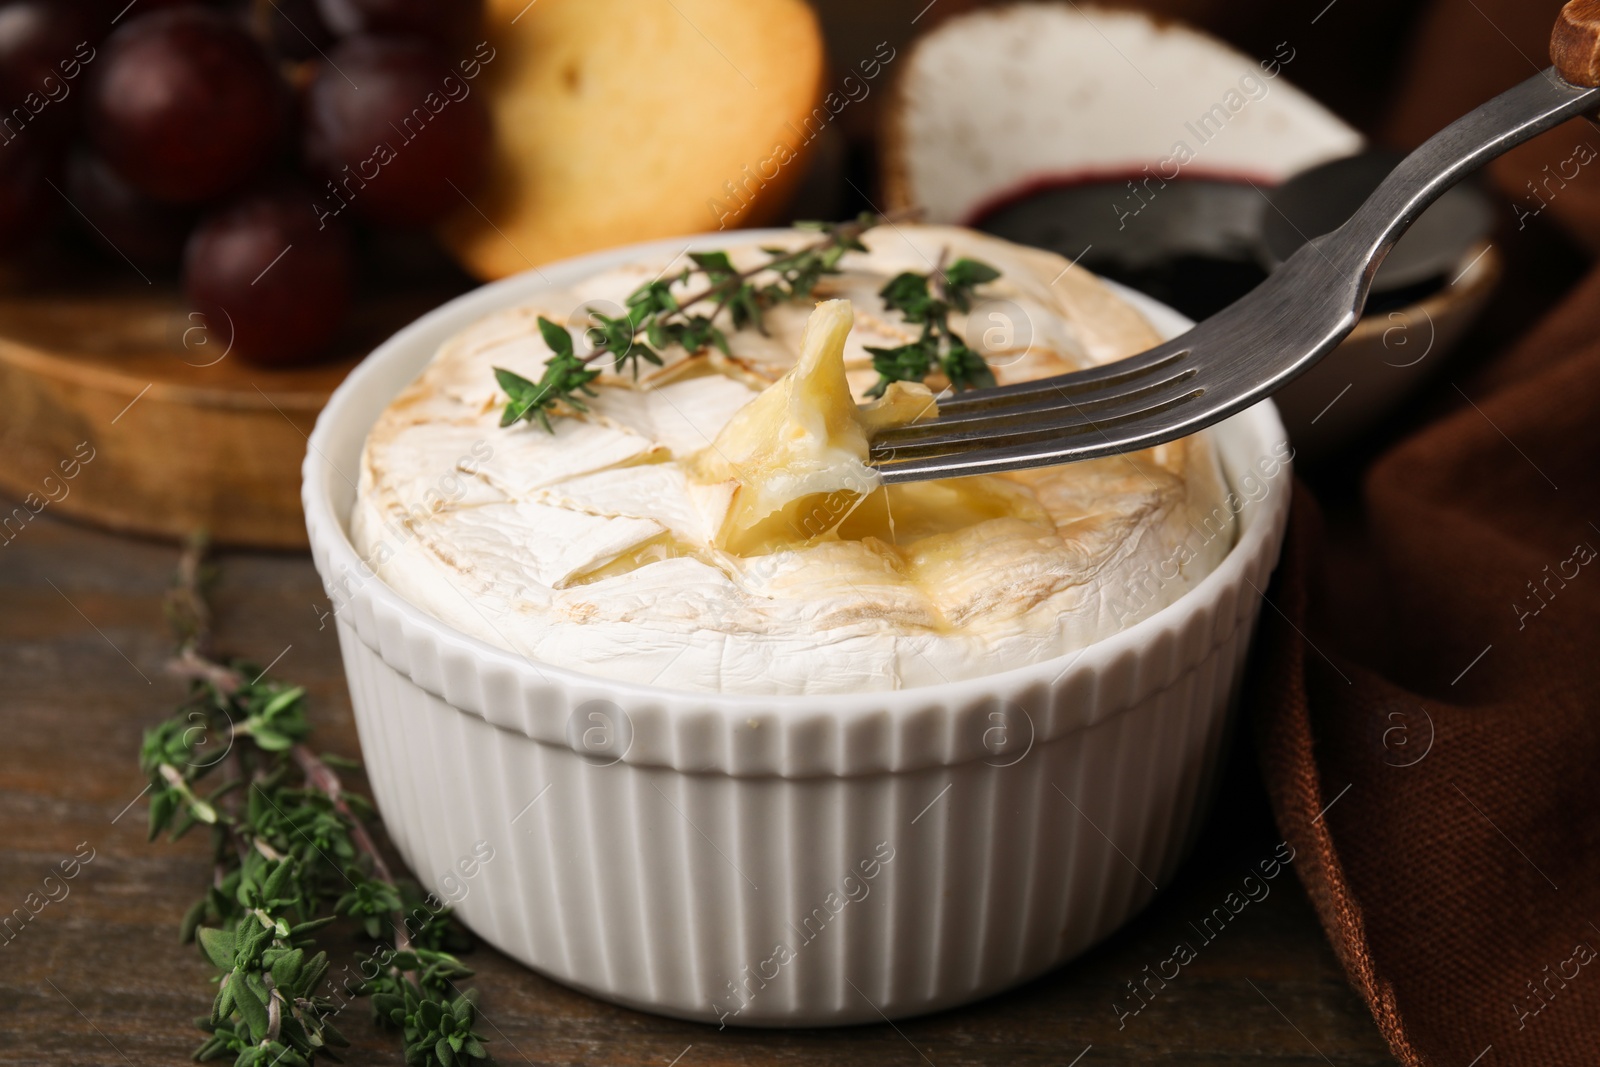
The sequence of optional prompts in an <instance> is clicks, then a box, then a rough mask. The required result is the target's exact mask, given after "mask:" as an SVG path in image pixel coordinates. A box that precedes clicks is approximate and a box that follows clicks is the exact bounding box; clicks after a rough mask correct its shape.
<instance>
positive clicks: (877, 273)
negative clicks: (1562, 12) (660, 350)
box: [351, 226, 1233, 694]
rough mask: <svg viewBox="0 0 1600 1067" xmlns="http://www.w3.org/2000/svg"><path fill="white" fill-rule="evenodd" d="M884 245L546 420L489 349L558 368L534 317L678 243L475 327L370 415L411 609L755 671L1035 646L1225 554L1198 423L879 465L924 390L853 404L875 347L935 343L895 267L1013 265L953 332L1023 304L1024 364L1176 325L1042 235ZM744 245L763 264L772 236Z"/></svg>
mask: <svg viewBox="0 0 1600 1067" xmlns="http://www.w3.org/2000/svg"><path fill="white" fill-rule="evenodd" d="M807 239H814V238H810V237H808V236H806V235H800V234H796V235H795V236H794V238H793V240H794V241H795V242H799V241H803V240H807ZM765 243H766V244H768V245H770V244H771V243H772V242H770V241H769V242H765ZM867 243H868V246H869V249H870V251H869V252H868V253H865V254H853V255H851V256H849V257H847V258H846V260H845V262H844V266H845V273H844V274H843V275H840V276H837V277H828V278H825V279H823V282H822V284H821V285H819V287H818V290H817V294H816V295H817V296H818V297H819V298H823V303H822V304H821V306H820V307H818V308H815V309H813V307H811V306H800V305H794V306H788V305H786V306H780V307H778V308H775V309H773V310H772V311H771V312H769V313H768V316H767V327H768V330H767V334H766V335H763V334H760V333H757V332H755V331H752V330H745V331H740V332H737V333H733V334H731V335H730V338H731V341H732V346H733V351H734V358H733V359H727V358H725V357H722V356H720V354H718V355H695V356H690V355H688V354H685V353H682V352H679V351H673V352H669V353H667V355H668V359H667V365H666V366H664V367H662V368H650V369H649V371H648V373H645V374H643V375H642V376H641V378H640V381H639V382H638V383H637V384H635V383H634V382H633V381H632V380H631V376H629V377H621V376H616V375H612V374H609V373H608V374H607V375H605V376H603V377H602V378H601V379H600V380H599V382H598V392H599V393H600V396H599V397H598V398H596V399H595V400H594V401H593V403H592V409H593V410H592V413H591V414H590V415H589V416H587V417H584V418H571V417H564V418H559V419H556V420H555V422H554V425H555V429H556V432H555V434H553V435H551V434H547V433H545V432H544V431H543V430H542V429H540V428H539V427H537V426H535V425H532V424H526V423H524V424H520V425H518V426H516V427H513V428H511V429H505V430H502V429H499V428H498V427H497V416H498V406H499V401H500V400H501V398H499V397H497V396H496V394H495V391H494V388H493V377H492V371H491V368H492V367H493V366H496V365H499V366H507V367H509V368H511V369H513V370H515V371H517V373H519V374H522V375H524V376H526V377H531V378H537V377H538V375H539V373H540V368H541V365H542V362H543V360H544V359H545V358H547V357H548V351H547V350H546V349H544V348H543V345H542V341H541V340H540V339H539V337H538V331H537V329H536V321H537V318H538V316H539V315H541V314H542V315H545V316H547V317H551V318H554V319H556V320H557V321H565V320H567V319H568V318H571V319H573V320H574V321H573V322H571V323H570V324H571V325H574V326H577V325H581V323H579V322H577V321H576V320H577V319H578V318H580V317H581V316H580V315H579V314H577V313H575V312H574V309H576V308H578V307H579V305H581V304H583V303H584V302H585V301H594V300H602V301H608V302H620V301H621V300H622V299H623V298H625V297H626V295H627V293H628V292H629V291H630V290H631V289H633V288H634V287H636V286H637V285H638V284H640V283H641V282H644V281H649V280H650V279H651V278H652V277H655V276H657V272H660V271H662V269H663V267H664V266H670V265H664V264H660V263H653V264H639V265H638V266H636V267H627V268H622V269H619V270H614V271H609V272H606V273H605V274H603V275H599V276H596V277H594V278H592V279H589V280H587V281H585V282H583V283H580V284H579V285H577V286H576V287H575V289H574V291H573V292H570V293H550V294H547V295H545V296H544V297H541V298H540V299H539V300H537V301H536V302H535V303H532V304H530V305H528V306H523V307H517V308H513V309H510V310H507V311H504V312H501V313H498V314H496V315H492V316H489V317H488V318H486V319H484V320H483V321H481V322H479V323H478V324H476V325H474V326H473V327H471V328H469V329H468V330H466V331H465V332H463V333H462V334H461V335H458V336H457V337H455V338H453V339H452V340H450V341H449V342H447V343H446V344H445V345H444V346H442V347H441V349H440V351H439V353H438V354H437V355H436V356H435V358H434V360H433V361H432V362H431V363H430V364H429V365H428V367H427V368H426V369H425V370H424V371H423V372H422V374H421V375H420V376H419V377H418V379H417V380H416V381H415V382H413V383H412V384H411V385H410V386H409V387H408V388H407V389H406V390H405V391H403V392H402V394H401V395H400V396H399V397H398V398H397V399H396V400H395V401H394V403H393V404H392V405H391V406H390V408H389V409H388V410H387V411H386V412H385V413H384V414H383V416H382V417H381V418H380V419H379V421H378V423H377V424H376V425H375V426H374V428H373V430H372V432H371V434H370V435H369V437H368V441H367V446H366V449H365V451H364V453H363V457H362V468H361V475H360V486H359V492H358V497H357V503H356V508H355V512H354V514H353V516H352V521H351V527H352V530H351V532H352V537H353V540H354V541H355V544H356V547H357V549H358V551H360V552H361V553H362V555H363V556H364V557H365V558H366V560H367V561H368V563H369V564H370V565H371V566H372V568H373V569H374V571H376V573H377V574H378V575H379V576H380V577H382V578H383V580H384V581H386V582H387V583H389V584H390V585H391V586H393V587H394V588H395V589H396V590H397V591H398V592H400V593H401V594H402V595H403V596H405V597H406V598H407V599H409V600H411V601H412V602H413V603H415V604H417V605H418V606H419V607H421V608H423V609H424V610H427V611H429V612H431V613H433V614H434V615H436V616H438V617H439V618H441V619H442V620H443V621H445V622H447V623H449V624H451V625H453V626H455V627H457V628H459V629H461V630H463V631H465V632H467V633H470V634H473V635H474V636H477V637H479V638H482V639H483V640H485V641H488V642H489V643H491V644H495V645H499V646H501V647H504V648H507V649H509V650H511V651H513V652H517V653H520V654H522V655H525V656H527V657H528V658H530V659H532V660H534V661H535V662H539V663H547V664H554V665H559V666H562V667H567V668H571V669H574V670H577V671H581V672H585V673H589V674H594V675H598V676H603V677H613V678H620V679H626V680H629V681H633V682H639V683H645V684H655V685H660V686H665V687H669V688H677V689H690V690H709V691H720V692H736V693H753V694H795V693H826V692H851V691H859V690H882V689H893V688H905V687H911V686H919V685H930V684H938V683H940V682H946V681H954V680H956V679H958V678H968V677H975V676H979V675H983V674H987V673H992V672H996V671H1001V670H1006V669H1010V668H1013V667H1018V666H1022V665H1024V664H1027V663H1030V662H1035V661H1038V660H1040V659H1044V658H1048V657H1051V656H1056V655H1060V654H1063V653H1067V652H1070V651H1072V650H1074V649H1076V648H1079V647H1082V646H1083V645H1085V644H1088V643H1090V642H1092V641H1096V640H1099V639H1101V638H1103V637H1105V636H1107V635H1109V634H1111V633H1113V632H1115V631H1116V630H1118V629H1121V628H1122V627H1124V626H1126V625H1129V624H1130V623H1132V622H1133V621H1136V620H1137V619H1139V618H1143V617H1145V616H1146V615H1148V614H1150V613H1151V612H1153V611H1155V610H1157V609H1159V608H1160V607H1162V606H1164V605H1165V604H1167V603H1170V602H1171V601H1172V600H1174V599H1176V598H1177V597H1178V596H1181V595H1182V594H1183V592H1184V591H1186V590H1187V589H1189V588H1190V587H1192V586H1193V585H1194V584H1195V583H1196V582H1197V581H1199V580H1200V579H1201V578H1203V577H1204V576H1205V574H1207V573H1209V572H1210V571H1211V570H1212V569H1214V567H1215V566H1216V564H1217V563H1218V562H1219V561H1220V560H1221V558H1222V557H1223V555H1225V554H1226V552H1227V551H1228V549H1229V548H1230V547H1231V544H1232V537H1233V514H1232V511H1231V510H1230V509H1229V508H1228V507H1227V505H1226V503H1225V500H1226V498H1227V490H1226V486H1225V483H1224V479H1223V477H1222V473H1221V469H1220V466H1219V464H1218V461H1217V457H1216V455H1215V451H1214V448H1213V446H1212V444H1211V443H1210V440H1209V438H1208V436H1207V435H1205V434H1200V435H1196V436H1195V437H1191V438H1188V439H1185V440H1184V441H1181V442H1177V443H1175V444H1172V445H1166V446H1162V447H1161V448H1158V449H1152V450H1150V451H1147V452H1143V453H1137V454H1133V455H1129V456H1117V457H1111V458H1108V459H1102V460H1094V461H1089V462H1086V463H1079V464H1074V465H1071V466H1067V467H1055V468H1045V469H1041V470H1034V471H1026V472H1020V473H1018V474H1014V475H1004V476H990V477H979V478H965V479H957V480H952V481H946V482H929V483H913V484H908V485H896V486H890V487H883V486H881V485H879V484H878V482H877V479H876V476H875V475H874V474H873V473H872V471H871V468H869V467H867V466H866V465H865V462H864V460H865V456H866V447H867V440H868V437H869V436H870V434H871V433H872V432H875V430H876V429H877V428H878V427H879V426H880V425H882V424H886V423H894V422H903V421H905V420H906V419H908V418H915V417H917V416H918V415H919V414H922V413H923V411H922V409H923V408H926V407H927V406H928V405H927V401H928V400H931V396H928V395H927V394H923V393H920V392H919V389H920V387H915V386H911V387H897V388H896V389H893V390H891V392H890V395H889V396H888V397H886V398H885V400H884V401H882V402H880V404H879V405H875V406H874V408H869V409H858V408H856V406H855V405H856V401H857V400H858V399H859V398H861V396H862V394H863V393H864V391H865V390H866V389H867V388H869V387H870V386H871V384H872V383H873V382H874V381H875V380H876V375H875V373H874V372H872V370H871V357H870V354H869V353H867V352H866V351H865V348H866V347H867V346H873V347H892V346H895V345H898V344H904V343H905V342H906V340H908V339H910V338H911V337H913V336H914V333H913V332H912V331H914V330H915V329H916V327H907V326H906V324H905V323H903V322H901V321H900V320H899V318H898V316H897V315H895V314H894V313H892V312H889V311H887V310H886V309H885V308H884V307H883V304H882V301H881V299H879V298H878V296H877V290H878V289H879V288H881V287H882V285H883V283H884V282H885V281H887V279H888V278H890V277H892V276H893V275H894V274H896V273H898V272H899V271H901V270H920V271H927V270H929V269H930V267H931V264H933V263H935V262H936V261H937V260H938V257H939V256H940V254H941V253H943V254H945V255H947V256H950V257H956V256H970V257H973V258H977V259H981V260H984V261H985V262H988V263H991V264H993V265H994V266H995V267H997V268H998V269H1000V270H1001V272H1002V277H1001V279H1000V280H999V281H997V282H994V283H991V284H990V285H988V286H985V287H984V289H983V290H982V294H981V295H982V296H983V297H985V298H986V299H985V300H984V301H980V303H979V304H978V306H976V307H974V309H973V312H972V314H971V315H970V316H955V317H953V319H952V326H953V327H954V328H955V329H956V330H958V331H966V333H967V335H968V336H969V337H970V338H972V340H969V343H972V341H973V340H976V339H977V336H978V335H981V334H982V331H983V330H984V329H985V328H987V326H988V320H987V319H985V318H984V316H985V315H986V314H988V313H990V312H991V311H992V310H993V308H994V307H995V306H999V305H997V304H996V303H995V302H1004V304H1003V309H1004V311H1005V313H1006V314H1008V315H1010V316H1012V317H1013V318H1015V317H1016V315H1017V314H1018V312H1019V311H1020V314H1021V315H1022V316H1023V317H1024V318H1025V320H1026V322H1025V325H1026V330H1025V331H1024V332H1025V334H1026V336H1025V337H1018V338H1016V339H1015V341H1016V344H1015V346H1014V348H1013V349H1011V350H1005V349H1000V350H995V349H991V351H989V352H988V353H987V355H988V356H989V358H990V361H991V365H992V366H993V367H994V369H995V373H996V375H997V377H998V378H999V380H1000V381H1001V383H1002V384H1004V383H1006V382H1008V381H1017V380H1023V379H1025V378H1027V377H1035V376H1038V375H1041V374H1050V373H1059V372H1061V371H1064V370H1068V369H1071V368H1073V367H1079V366H1087V365H1090V364H1093V363H1098V362H1103V361H1106V360H1108V359H1114V358H1118V357H1120V356H1122V355H1126V354H1129V353H1131V352H1135V351H1138V350H1140V349H1142V348H1145V347H1148V346H1149V345H1150V344H1152V343H1154V342H1155V341H1156V340H1158V338H1157V337H1156V335H1155V333H1154V331H1153V330H1152V329H1151V328H1150V327H1149V325H1148V324H1147V323H1145V322H1144V320H1143V319H1142V318H1141V317H1140V316H1138V315H1137V313H1136V312H1134V311H1133V309H1132V308H1130V307H1129V306H1128V305H1127V304H1125V303H1124V302H1122V301H1120V300H1119V299H1118V298H1116V297H1115V295H1114V294H1112V293H1111V291H1110V290H1108V289H1106V288H1105V287H1104V286H1102V285H1100V283H1099V282H1098V281H1097V280H1096V279H1094V278H1093V277H1092V276H1091V275H1088V274H1087V273H1086V272H1084V271H1082V270H1080V269H1078V268H1075V267H1070V266H1069V265H1068V264H1066V262H1065V261H1063V260H1061V259H1059V258H1058V257H1056V256H1053V255H1050V254H1048V253H1044V252H1039V251H1037V250H1032V249H1024V248H1019V247H1017V246H1013V245H1010V244H1007V243H1005V242H1002V241H998V240H995V239H993V238H989V237H985V236H982V235H979V234H974V233H971V232H969V231H965V230H959V229H952V228H944V227H918V226H899V227H896V228H894V229H892V230H891V229H890V228H883V229H881V230H875V231H871V232H869V234H868V235H867ZM730 254H731V255H732V257H733V259H734V261H735V262H736V263H737V264H740V265H741V266H748V265H753V264H755V263H759V262H761V261H762V257H763V253H762V252H761V251H760V250H759V249H758V248H754V247H752V248H745V249H734V250H731V252H730ZM1052 279H1054V282H1052ZM846 301H848V303H846ZM486 383H487V384H486ZM932 384H934V385H936V386H937V385H939V384H942V383H939V382H937V381H934V382H933V383H932ZM874 411H876V414H875V413H874ZM929 413H930V414H931V412H929Z"/></svg>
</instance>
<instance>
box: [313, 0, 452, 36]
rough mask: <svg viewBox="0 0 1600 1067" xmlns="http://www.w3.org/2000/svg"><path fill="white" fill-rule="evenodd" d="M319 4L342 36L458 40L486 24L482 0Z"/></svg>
mask: <svg viewBox="0 0 1600 1067" xmlns="http://www.w3.org/2000/svg"><path fill="white" fill-rule="evenodd" d="M317 6H318V7H319V8H320V9H321V10H322V18H323V21H325V22H326V23H327V24H328V26H329V28H331V29H332V30H333V32H334V33H336V34H338V35H339V36H341V37H345V36H349V35H351V34H357V33H396V34H416V35H418V36H421V37H425V38H427V39H428V40H430V41H432V42H434V43H435V44H441V45H442V44H446V43H449V44H458V43H460V42H463V41H465V40H466V39H467V38H469V37H470V36H471V35H472V34H474V33H476V32H478V30H479V29H480V28H481V27H482V25H483V0H317Z"/></svg>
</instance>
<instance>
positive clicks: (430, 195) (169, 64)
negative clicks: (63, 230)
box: [0, 0, 494, 364]
mask: <svg viewBox="0 0 1600 1067" xmlns="http://www.w3.org/2000/svg"><path fill="white" fill-rule="evenodd" d="M482 18H483V3H482V0H133V2H132V3H129V2H128V0H0V258H16V257H20V256H21V255H23V254H24V253H26V252H28V251H29V250H31V249H33V248H35V247H36V246H37V244H38V243H39V242H40V241H43V240H47V239H49V238H50V237H51V236H52V235H53V234H55V233H57V232H59V231H58V230H57V229H56V227H57V224H58V223H63V224H67V225H75V226H76V227H77V228H78V229H79V230H80V231H82V232H83V233H84V234H87V235H88V238H89V241H90V243H93V244H95V245H97V246H98V247H99V248H100V250H101V251H102V252H103V253H104V254H105V255H106V256H108V257H110V258H111V259H112V260H113V261H115V262H119V263H120V262H122V261H124V260H125V261H126V262H127V263H128V264H130V265H132V266H133V268H134V269H135V270H136V271H138V272H139V274H140V275H141V276H144V277H145V278H147V279H148V278H153V277H157V276H159V275H161V274H172V273H178V274H180V275H181V277H182V280H183V289H184V292H185V294H186V296H187V298H188V300H189V302H190V304H191V305H193V307H194V309H195V310H196V311H198V312H199V313H201V314H202V315H203V316H204V317H205V321H206V325H207V329H208V332H209V333H211V334H212V335H213V336H215V337H218V338H220V339H219V342H218V343H219V345H220V344H231V346H232V351H233V352H235V353H237V354H238V355H240V356H241V357H243V358H246V359H249V360H251V361H253V362H256V363H261V364H293V363H304V362H307V361H310V360H312V359H314V358H316V357H317V356H318V355H320V354H322V353H323V352H325V351H326V349H327V347H328V345H329V342H330V341H331V340H332V339H333V337H334V335H335V333H336V331H337V330H338V329H339V326H340V324H341V323H342V321H343V320H344V318H345V315H346V313H347V311H348V309H349V305H350V301H351V295H352V293H353V292H354V291H355V288H356V284H357V281H358V279H357V277H356V274H357V269H358V265H359V264H360V263H362V262H363V260H362V258H361V256H360V255H359V250H360V249H361V248H363V247H367V246H368V245H371V244H373V243H376V242H381V240H382V237H381V235H382V233H383V232H384V231H402V232H426V228H427V227H429V226H431V225H432V224H433V223H435V222H437V221H439V220H440V219H441V218H442V217H443V216H444V215H445V213H447V212H449V211H451V210H452V209H455V208H457V207H458V206H459V205H461V204H462V203H463V202H464V200H465V199H467V198H470V196H471V194H472V193H473V191H474V189H475V188H476V187H477V186H478V185H479V184H480V182H481V181H482V179H483V177H484V175H485V172H486V170H487V167H488V160H489V150H490V147H491V130H490V123H489V113H488V110H487V108H486V107H485V105H484V102H483V99H482V96H481V94H480V92H479V91H478V85H477V83H476V82H475V79H476V78H477V77H478V76H479V75H480V74H481V73H482V71H483V69H484V66H485V65H486V64H487V63H489V62H490V61H492V60H493V58H494V51H493V49H492V47H491V46H489V45H488V44H487V43H484V42H483V41H482V40H481V38H480V37H479V33H480V29H481V23H482Z"/></svg>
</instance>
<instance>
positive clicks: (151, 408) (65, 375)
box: [0, 282, 452, 548]
mask: <svg viewBox="0 0 1600 1067" xmlns="http://www.w3.org/2000/svg"><path fill="white" fill-rule="evenodd" d="M450 295H452V294H451V293H449V292H444V293H440V292H432V293H428V294H407V295H399V296H392V297H384V298H381V299H378V300H373V301H368V302H365V303H363V304H362V305H360V306H358V307H357V308H356V310H355V311H354V312H353V313H352V315H351V316H350V321H349V322H348V323H347V326H346V328H345V330H344V331H343V333H342V334H341V337H340V338H339V340H338V341H337V342H336V344H335V348H334V351H335V352H336V353H338V354H337V356H336V358H334V359H332V360H330V361H329V362H326V363H323V364H319V365H317V366H313V367H303V368H291V369H274V368H265V367H257V366H253V365H251V364H249V363H246V362H244V361H243V360H241V359H240V358H238V357H237V356H236V355H234V354H233V353H231V352H230V351H228V337H227V325H226V324H223V325H222V327H221V328H220V329H213V328H212V327H211V325H210V324H208V323H206V322H204V320H203V319H201V318H200V317H199V316H197V315H191V314H190V313H189V312H188V309H187V308H186V307H185V305H184V304H183V302H182V300H181V297H180V295H179V293H178V292H177V291H176V289H175V288H172V287H170V286H169V287H162V286H161V285H159V284H157V285H153V286H143V285H141V286H137V287H136V288H130V287H127V286H115V287H113V286H108V285H97V284H96V283H93V282H90V283H88V287H85V286H84V285H83V284H82V283H80V284H78V285H77V286H75V287H73V288H65V287H63V288H59V289H54V290H52V289H48V288H46V289H43V290H41V289H40V288H38V287H36V286H28V287H23V286H19V285H10V286H0V455H3V459H0V493H3V494H4V495H5V496H7V497H9V498H11V499H10V501H6V502H4V504H3V505H0V543H4V542H7V541H9V540H10V539H12V538H13V537H15V536H17V534H18V531H19V529H20V528H21V527H22V526H25V525H26V524H27V523H28V522H29V521H31V520H32V518H33V517H34V516H35V515H37V514H40V513H43V512H45V511H48V512H49V513H50V514H52V515H55V516H58V517H60V516H70V517H72V518H76V519H81V520H84V521H88V522H92V523H95V524H97V525H100V526H105V527H109V528H110V529H113V530H117V531H121V532H128V533H137V534H144V535H149V536H154V537H160V538H182V537H185V536H187V535H188V534H189V533H191V532H192V531H194V530H196V529H200V528H204V529H205V530H207V531H208V532H209V533H210V535H211V537H212V539H213V540H214V541H216V542H218V543H221V544H226V545H238V546H250V547H258V548H303V547H305V545H306V532H305V525H304V519H303V517H302V514H301V510H300V462H301V460H302V459H303V458H304V456H305V452H306V436H307V435H308V434H309V433H310V432H311V428H312V425H313V423H314V422H315V421H316V417H317V413H318V412H319V411H321V410H322V406H323V404H324V403H326V402H327V399H328V397H329V395H330V394H331V393H332V392H333V390H334V388H335V387H336V386H338V384H339V383H340V382H341V381H343V380H344V376H345V375H346V374H347V373H348V372H349V371H350V369H351V368H352V367H353V366H355V364H356V363H357V362H359V361H360V359H361V357H362V356H363V355H365V353H366V352H367V351H369V350H370V349H371V347H372V346H373V345H374V344H376V343H378V342H379V341H381V340H383V338H385V337H387V336H388V335H389V334H391V333H393V332H394V331H395V330H396V329H399V328H400V327H401V326H403V325H405V324H406V323H407V322H409V321H410V320H411V319H413V318H415V317H416V316H417V315H418V314H420V313H422V312H423V311H425V310H427V309H428V308H429V307H432V306H434V305H436V304H437V303H439V302H441V301H442V300H443V299H446V298H448V297H449V296H450Z"/></svg>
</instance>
